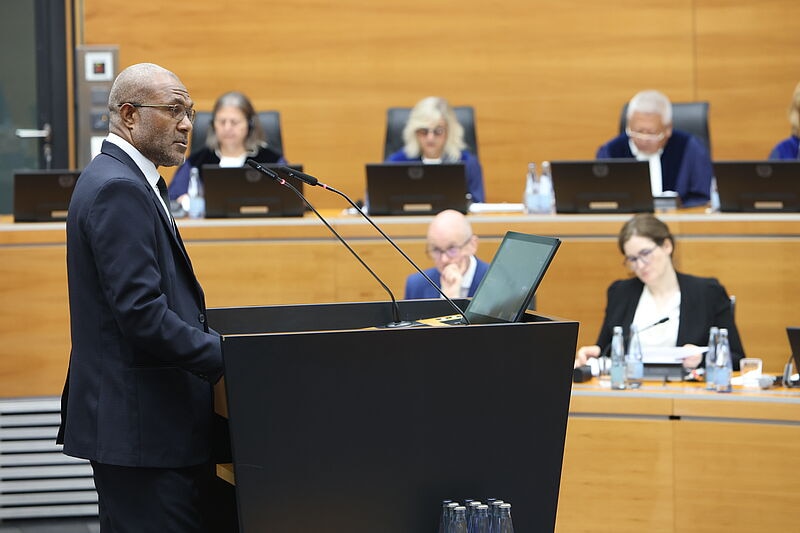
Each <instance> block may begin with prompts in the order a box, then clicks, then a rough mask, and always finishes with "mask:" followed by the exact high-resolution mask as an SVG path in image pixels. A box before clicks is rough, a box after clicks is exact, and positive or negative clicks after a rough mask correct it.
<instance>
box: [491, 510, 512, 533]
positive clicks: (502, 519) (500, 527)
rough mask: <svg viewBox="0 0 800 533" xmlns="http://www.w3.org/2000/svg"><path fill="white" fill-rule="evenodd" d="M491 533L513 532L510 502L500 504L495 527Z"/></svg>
mask: <svg viewBox="0 0 800 533" xmlns="http://www.w3.org/2000/svg"><path fill="white" fill-rule="evenodd" d="M492 533H514V523H513V522H512V521H511V504H510V503H504V504H502V505H500V508H499V509H498V514H497V528H496V529H495V530H494V531H493V532H492Z"/></svg>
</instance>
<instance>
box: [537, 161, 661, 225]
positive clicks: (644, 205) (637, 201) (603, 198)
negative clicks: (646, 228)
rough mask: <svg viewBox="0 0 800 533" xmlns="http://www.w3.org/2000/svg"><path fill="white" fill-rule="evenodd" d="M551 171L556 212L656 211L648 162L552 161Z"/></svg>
mask: <svg viewBox="0 0 800 533" xmlns="http://www.w3.org/2000/svg"><path fill="white" fill-rule="evenodd" d="M550 170H551V173H552V177H553V191H554V193H555V196H556V213H641V212H646V213H652V212H653V209H654V204H653V193H652V189H651V187H650V163H648V162H647V161H636V160H635V159H597V160H590V161H551V162H550Z"/></svg>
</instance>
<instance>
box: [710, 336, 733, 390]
mask: <svg viewBox="0 0 800 533" xmlns="http://www.w3.org/2000/svg"><path fill="white" fill-rule="evenodd" d="M716 355H717V365H716V369H715V370H714V383H715V384H716V386H717V392H731V391H732V390H733V388H732V387H731V374H733V360H732V359H731V347H730V344H728V330H727V328H719V342H717V354H716Z"/></svg>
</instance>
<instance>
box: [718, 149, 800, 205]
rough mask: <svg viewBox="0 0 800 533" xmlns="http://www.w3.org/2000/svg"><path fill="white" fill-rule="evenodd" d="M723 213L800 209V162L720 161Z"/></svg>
mask: <svg viewBox="0 0 800 533" xmlns="http://www.w3.org/2000/svg"><path fill="white" fill-rule="evenodd" d="M714 177H716V179H717V190H718V192H719V207H720V211H723V212H763V213H771V212H772V213H774V212H797V211H800V161H717V162H715V163H714Z"/></svg>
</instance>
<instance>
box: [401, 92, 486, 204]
mask: <svg viewBox="0 0 800 533" xmlns="http://www.w3.org/2000/svg"><path fill="white" fill-rule="evenodd" d="M403 141H404V142H405V146H403V149H402V150H398V151H397V152H395V153H393V154H391V155H390V156H389V157H387V158H386V161H387V162H393V161H394V162H410V161H422V162H423V163H426V164H436V163H458V162H462V163H464V166H465V167H466V168H465V171H466V175H467V192H469V194H470V195H471V198H470V200H471V201H472V202H485V201H486V194H485V193H484V190H483V171H482V170H481V165H480V163H479V162H478V158H477V157H475V155H473V154H472V153H470V152H469V151H468V150H466V144H465V143H464V128H463V127H462V126H461V124H460V123H459V122H458V119H457V118H456V114H455V111H453V108H452V107H450V104H448V103H447V100H445V99H444V98H439V97H438V96H429V97H427V98H423V99H422V100H420V101H419V102H418V103H417V105H415V106H414V109H412V110H411V114H410V115H409V117H408V122H407V123H406V126H405V128H404V129H403Z"/></svg>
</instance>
